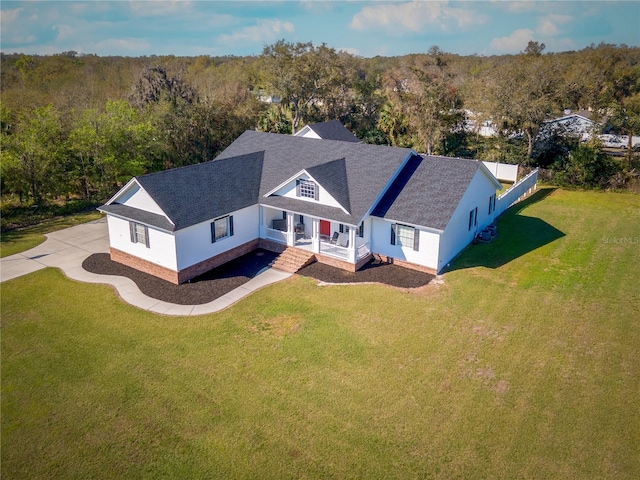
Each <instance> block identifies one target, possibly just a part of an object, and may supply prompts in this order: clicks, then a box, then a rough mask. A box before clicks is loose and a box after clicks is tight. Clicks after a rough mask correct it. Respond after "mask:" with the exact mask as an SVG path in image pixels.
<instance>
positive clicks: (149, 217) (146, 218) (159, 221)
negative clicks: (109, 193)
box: [98, 203, 175, 232]
mask: <svg viewBox="0 0 640 480" xmlns="http://www.w3.org/2000/svg"><path fill="white" fill-rule="evenodd" d="M98 210H100V211H101V212H106V213H111V214H113V215H116V216H119V217H124V218H127V219H130V220H135V221H137V222H140V223H144V224H145V225H151V226H152V227H158V228H159V229H161V230H167V231H169V232H173V231H174V230H175V226H174V225H173V224H172V223H171V222H170V221H169V220H167V219H166V218H165V217H164V216H163V215H158V214H157V213H151V212H147V211H145V210H140V209H139V208H133V207H129V206H128V205H122V204H120V203H112V204H110V205H102V206H101V207H100V208H98Z"/></svg>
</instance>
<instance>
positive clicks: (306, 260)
mask: <svg viewBox="0 0 640 480" xmlns="http://www.w3.org/2000/svg"><path fill="white" fill-rule="evenodd" d="M315 261H316V257H315V255H314V254H313V253H312V252H308V251H306V250H302V249H300V248H294V247H287V248H286V249H285V251H284V252H282V253H281V254H280V255H278V256H277V257H276V258H275V260H274V261H273V262H271V266H272V267H273V268H276V269H278V270H282V271H284V272H289V273H296V272H297V271H298V270H300V269H301V268H302V267H306V266H307V265H309V264H310V263H313V262H315Z"/></svg>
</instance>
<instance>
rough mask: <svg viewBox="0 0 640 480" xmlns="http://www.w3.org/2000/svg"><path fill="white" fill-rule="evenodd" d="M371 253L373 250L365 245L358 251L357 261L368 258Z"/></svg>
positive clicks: (359, 247)
mask: <svg viewBox="0 0 640 480" xmlns="http://www.w3.org/2000/svg"><path fill="white" fill-rule="evenodd" d="M370 253H371V250H369V244H368V243H363V244H362V245H360V246H358V250H357V251H356V260H360V259H361V258H363V257H366V256H367V255H369V254H370Z"/></svg>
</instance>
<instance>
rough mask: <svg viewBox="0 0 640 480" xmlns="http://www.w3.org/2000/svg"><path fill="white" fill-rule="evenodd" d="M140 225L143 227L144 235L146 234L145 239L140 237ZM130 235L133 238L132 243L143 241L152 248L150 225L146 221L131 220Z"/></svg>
mask: <svg viewBox="0 0 640 480" xmlns="http://www.w3.org/2000/svg"><path fill="white" fill-rule="evenodd" d="M138 227H142V229H143V230H142V236H144V239H143V240H144V241H141V239H140V232H139V231H138ZM129 235H130V238H131V243H143V244H144V246H145V247H147V248H151V247H150V244H149V227H147V226H146V225H145V224H144V223H140V222H134V221H133V220H129Z"/></svg>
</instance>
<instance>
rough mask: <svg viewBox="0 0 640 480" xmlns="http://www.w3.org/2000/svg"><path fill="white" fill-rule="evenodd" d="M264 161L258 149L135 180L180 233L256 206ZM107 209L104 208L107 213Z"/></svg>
mask: <svg viewBox="0 0 640 480" xmlns="http://www.w3.org/2000/svg"><path fill="white" fill-rule="evenodd" d="M262 159H263V152H261V151H259V150H256V151H253V152H250V153H248V154H246V155H239V156H238V157H236V158H233V159H227V160H224V161H212V162H205V163H199V164H197V165H189V166H186V167H180V168H174V169H171V170H165V171H162V172H157V173H150V174H148V175H142V176H140V177H136V179H137V180H138V183H139V184H140V185H141V186H142V188H144V189H145V190H146V191H147V193H149V195H151V197H152V198H153V199H154V200H155V202H156V203H157V204H158V206H159V207H160V208H161V209H162V211H163V212H164V213H165V214H166V215H167V217H169V219H170V220H171V221H172V222H173V223H174V224H175V227H174V228H173V230H180V229H182V228H186V227H190V226H191V225H195V224H197V223H200V222H204V221H207V220H211V219H213V218H217V217H221V216H223V215H227V214H229V213H231V212H233V211H236V210H239V209H241V208H245V207H248V206H250V205H255V204H256V203H257V200H258V191H259V188H260V178H261V176H262ZM105 207H106V206H105ZM105 207H102V208H103V209H104V210H105V211H107V210H106V209H105ZM131 218H133V217H131ZM150 225H152V224H151V223H150Z"/></svg>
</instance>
